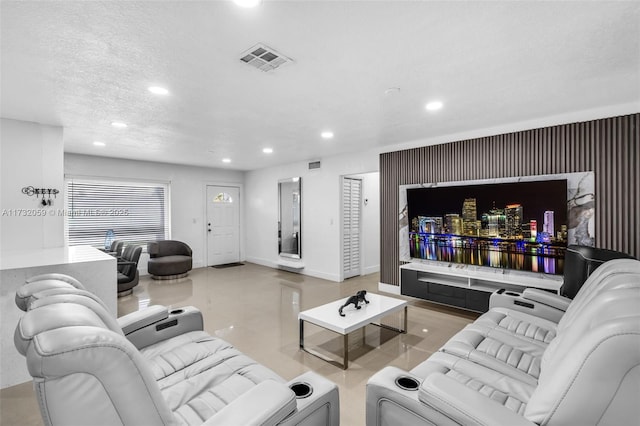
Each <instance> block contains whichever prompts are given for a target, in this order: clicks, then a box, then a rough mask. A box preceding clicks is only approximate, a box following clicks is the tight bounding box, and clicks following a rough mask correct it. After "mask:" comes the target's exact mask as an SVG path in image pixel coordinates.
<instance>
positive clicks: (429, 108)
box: [425, 101, 442, 111]
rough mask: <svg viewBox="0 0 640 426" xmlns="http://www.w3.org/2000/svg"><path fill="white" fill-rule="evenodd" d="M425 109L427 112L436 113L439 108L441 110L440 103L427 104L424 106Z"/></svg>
mask: <svg viewBox="0 0 640 426" xmlns="http://www.w3.org/2000/svg"><path fill="white" fill-rule="evenodd" d="M425 108H426V109H427V111H437V110H439V109H440V108H442V102H440V101H433V102H429V103H428V104H427V105H425Z"/></svg>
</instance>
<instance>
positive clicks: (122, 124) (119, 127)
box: [111, 121, 127, 129]
mask: <svg viewBox="0 0 640 426" xmlns="http://www.w3.org/2000/svg"><path fill="white" fill-rule="evenodd" d="M111 125H112V126H113V127H117V128H118V129H124V128H125V127H127V124H126V123H123V122H121V121H114V122H113V123H111Z"/></svg>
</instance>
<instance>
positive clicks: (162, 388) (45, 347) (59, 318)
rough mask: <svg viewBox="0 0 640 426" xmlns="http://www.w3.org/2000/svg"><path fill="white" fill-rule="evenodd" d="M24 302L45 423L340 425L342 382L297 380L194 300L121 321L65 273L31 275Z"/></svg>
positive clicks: (20, 338) (27, 347) (23, 333)
mask: <svg viewBox="0 0 640 426" xmlns="http://www.w3.org/2000/svg"><path fill="white" fill-rule="evenodd" d="M16 304H17V305H18V307H19V308H21V309H22V310H24V311H26V313H25V314H24V315H23V317H22V318H21V320H20V322H19V323H18V325H17V327H16V332H15V339H14V340H15V345H16V348H17V349H18V350H19V351H20V352H21V353H22V354H23V355H25V356H26V359H27V365H28V368H29V372H30V374H31V375H32V377H33V381H34V387H35V390H36V395H37V398H38V402H39V404H40V410H41V414H42V418H43V421H44V424H45V425H136V426H137V425H223V426H227V425H302V424H304V425H318V426H320V425H339V422H340V420H339V415H340V414H339V413H340V410H339V399H338V389H337V386H336V385H335V384H334V383H332V382H330V381H328V380H326V379H324V378H323V377H321V376H318V375H317V374H315V373H313V372H307V373H305V374H303V375H301V376H299V377H297V378H295V379H294V380H292V381H290V382H288V383H287V382H286V381H285V380H284V379H283V378H281V377H280V376H278V375H277V374H276V373H275V372H273V371H272V370H270V369H268V368H267V367H265V366H262V365H260V364H258V363H257V362H256V361H254V360H253V359H251V358H249V357H248V356H246V355H244V354H243V353H241V352H239V351H238V350H237V349H235V348H234V347H233V346H231V345H230V344H229V343H227V342H225V341H224V340H221V339H218V338H215V337H212V336H210V335H208V334H207V333H206V332H204V331H203V327H202V326H203V324H202V315H201V314H200V312H199V311H198V310H197V309H195V308H193V307H186V308H183V309H178V310H173V311H170V312H169V311H168V310H167V308H165V307H162V306H152V307H149V308H148V309H145V310H143V311H139V312H135V313H133V314H130V315H127V316H124V317H121V318H119V319H117V320H116V319H115V318H113V317H111V316H110V315H109V313H108V312H107V310H106V309H105V307H104V304H103V303H102V301H100V300H99V299H98V298H97V297H96V296H95V295H93V294H92V293H89V292H87V291H85V290H84V289H83V286H82V284H80V283H79V282H77V281H76V280H75V279H73V278H71V277H68V276H64V275H60V274H49V275H44V276H38V277H34V278H33V279H31V280H29V282H27V283H26V284H25V285H23V286H22V287H20V288H19V289H18V292H17V293H16Z"/></svg>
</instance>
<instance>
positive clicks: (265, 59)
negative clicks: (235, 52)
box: [240, 44, 293, 72]
mask: <svg viewBox="0 0 640 426" xmlns="http://www.w3.org/2000/svg"><path fill="white" fill-rule="evenodd" d="M240 60H241V61H242V62H244V63H245V64H248V65H251V66H253V67H255V68H258V69H259V70H260V71H264V72H267V71H271V70H275V69H276V68H278V67H279V66H281V65H283V64H286V63H287V62H293V59H291V58H288V57H286V56H284V55H283V54H282V53H279V52H276V51H275V50H274V49H272V48H270V47H269V46H265V45H264V44H256V45H255V46H253V47H252V48H251V49H249V50H247V51H246V52H244V53H243V54H242V55H241V56H240Z"/></svg>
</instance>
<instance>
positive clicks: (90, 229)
mask: <svg viewBox="0 0 640 426" xmlns="http://www.w3.org/2000/svg"><path fill="white" fill-rule="evenodd" d="M66 187H67V209H66V212H65V216H66V217H67V227H66V229H67V232H68V235H67V237H68V242H69V245H92V246H99V247H104V244H105V236H106V234H107V231H109V230H113V232H114V234H115V239H118V240H123V241H127V242H135V243H146V242H148V241H154V240H163V239H169V238H170V230H169V218H168V214H167V212H168V185H167V184H163V183H143V182H116V181H113V182H110V181H104V180H90V179H75V178H74V179H67V180H66Z"/></svg>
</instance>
